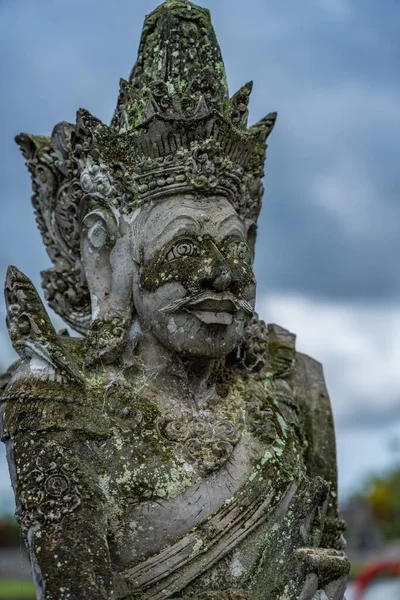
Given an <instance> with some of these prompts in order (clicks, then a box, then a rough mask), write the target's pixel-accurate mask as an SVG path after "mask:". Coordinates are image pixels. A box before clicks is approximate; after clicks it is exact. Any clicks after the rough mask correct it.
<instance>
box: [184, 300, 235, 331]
mask: <svg viewBox="0 0 400 600" xmlns="http://www.w3.org/2000/svg"><path fill="white" fill-rule="evenodd" d="M186 310H189V311H190V312H193V314H194V315H195V316H196V317H197V318H198V319H199V320H200V321H202V323H206V324H207V325H214V324H217V325H231V324H232V322H233V315H234V313H236V312H237V307H236V305H235V303H234V302H233V301H232V300H231V299H230V298H229V297H226V296H224V295H223V294H218V295H217V294H210V295H209V296H206V297H205V296H204V295H203V296H202V297H201V298H199V299H198V300H194V301H192V302H190V303H189V304H188V305H187V306H186Z"/></svg>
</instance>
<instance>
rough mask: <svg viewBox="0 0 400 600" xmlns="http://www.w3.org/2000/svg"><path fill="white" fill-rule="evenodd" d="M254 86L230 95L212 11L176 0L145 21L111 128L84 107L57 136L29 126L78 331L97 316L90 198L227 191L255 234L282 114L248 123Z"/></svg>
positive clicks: (41, 217) (44, 217) (56, 282)
mask: <svg viewBox="0 0 400 600" xmlns="http://www.w3.org/2000/svg"><path fill="white" fill-rule="evenodd" d="M251 87H252V84H251V83H248V84H246V85H245V86H243V87H242V88H241V89H240V90H239V91H238V92H237V93H236V94H234V95H233V96H232V97H231V98H229V95H228V88H227V83H226V75H225V68H224V64H223V61H222V57H221V52H220V48H219V45H218V42H217V40H216V37H215V33H214V30H213V28H212V25H211V20H210V15H209V12H208V10H206V9H203V8H200V7H198V6H196V5H194V4H192V3H190V2H187V1H186V0H167V1H166V2H164V3H163V4H162V5H161V6H159V7H158V8H157V9H156V10H155V11H154V12H152V13H151V14H150V15H149V16H147V17H146V19H145V23H144V28H143V33H142V38H141V42H140V47H139V53H138V59H137V62H136V65H135V67H134V69H133V71H132V73H131V76H130V79H129V82H128V81H124V80H121V84H120V94H119V98H118V103H117V108H116V111H115V114H114V117H113V119H112V122H111V125H110V126H109V127H108V126H107V125H104V124H103V123H102V122H101V121H100V120H98V119H97V118H95V117H93V116H92V115H91V114H90V113H88V112H87V111H85V110H82V109H81V110H79V111H78V113H77V121H76V125H72V124H69V123H65V122H63V123H59V124H58V125H56V127H55V128H54V130H53V133H52V135H51V138H47V137H44V136H36V135H27V134H21V135H19V136H17V138H16V141H17V143H18V144H19V145H20V147H21V149H22V152H23V154H24V156H25V158H26V159H27V165H28V168H29V171H30V172H31V175H32V181H33V191H34V195H33V198H32V201H33V205H34V208H35V213H36V219H37V223H38V225H39V229H40V231H41V234H42V236H43V241H44V243H45V245H46V248H47V252H48V254H49V256H50V258H51V260H52V262H53V264H54V267H53V268H52V269H49V270H46V271H43V272H42V285H43V287H44V290H45V295H46V299H47V300H48V302H49V304H50V306H51V307H52V308H53V309H54V310H55V311H56V312H57V313H58V314H60V315H61V316H62V317H63V319H64V320H65V321H67V322H68V323H69V324H70V325H71V326H72V327H73V328H74V329H76V330H77V331H79V332H81V333H86V331H87V329H88V327H89V325H90V322H91V308H90V298H89V292H88V288H87V285H86V283H85V279H84V275H83V273H82V269H81V264H80V242H79V230H80V223H81V219H82V217H83V216H84V214H85V211H86V210H88V208H89V207H90V208H91V207H93V206H96V205H101V206H107V207H109V208H110V209H112V210H113V211H114V212H115V211H117V212H120V213H121V212H123V213H129V212H132V211H133V210H135V209H137V208H139V207H140V206H142V205H143V203H145V202H148V201H150V200H151V201H153V200H156V199H158V198H164V197H165V196H167V195H171V194H175V193H190V194H197V193H198V194H199V195H201V196H207V195H208V196H220V195H222V196H225V197H226V198H228V200H229V201H230V202H231V203H232V205H233V206H234V208H235V209H236V211H237V212H238V214H239V216H240V217H241V218H242V219H243V221H244V222H245V224H246V226H247V228H248V230H249V231H250V232H252V233H251V234H250V235H251V236H252V237H253V239H254V238H255V229H256V222H257V218H258V215H259V212H260V208H261V199H262V194H263V186H262V183H261V179H262V177H263V175H264V161H265V151H266V147H267V145H266V139H267V137H268V135H269V133H270V132H271V130H272V128H273V125H274V122H275V119H276V113H271V114H269V115H268V116H267V117H265V118H264V119H262V120H261V121H260V122H258V123H257V124H256V125H253V126H252V127H250V128H248V129H247V116H248V110H247V105H248V101H249V96H250V92H251Z"/></svg>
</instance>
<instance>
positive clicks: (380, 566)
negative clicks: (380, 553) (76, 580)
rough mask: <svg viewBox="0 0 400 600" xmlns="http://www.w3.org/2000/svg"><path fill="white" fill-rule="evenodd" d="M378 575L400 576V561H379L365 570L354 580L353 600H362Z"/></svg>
mask: <svg viewBox="0 0 400 600" xmlns="http://www.w3.org/2000/svg"><path fill="white" fill-rule="evenodd" d="M377 575H397V576H400V560H379V561H376V562H374V563H371V564H370V565H368V566H367V567H365V569H363V570H362V571H361V572H360V573H359V574H358V575H357V577H356V578H355V580H354V597H353V600H362V599H363V597H364V592H365V590H366V589H367V587H368V586H369V584H370V583H371V581H372V580H373V579H374V578H375V577H376V576H377Z"/></svg>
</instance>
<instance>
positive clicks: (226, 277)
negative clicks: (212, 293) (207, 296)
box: [212, 268, 232, 292]
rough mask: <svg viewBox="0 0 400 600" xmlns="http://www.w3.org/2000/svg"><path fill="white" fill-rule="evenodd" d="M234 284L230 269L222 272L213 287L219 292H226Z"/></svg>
mask: <svg viewBox="0 0 400 600" xmlns="http://www.w3.org/2000/svg"><path fill="white" fill-rule="evenodd" d="M231 282H232V272H231V270H230V269H229V268H225V269H223V270H221V271H220V272H219V273H218V275H217V276H216V278H215V279H214V281H213V282H212V286H213V288H214V289H216V290H217V292H224V291H225V290H226V289H227V288H228V287H229V286H230V284H231Z"/></svg>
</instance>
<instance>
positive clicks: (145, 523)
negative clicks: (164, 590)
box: [99, 390, 294, 588]
mask: <svg viewBox="0 0 400 600" xmlns="http://www.w3.org/2000/svg"><path fill="white" fill-rule="evenodd" d="M259 396H260V397H257V396H256V395H254V394H247V395H246V394H243V393H240V394H239V393H238V394H236V395H235V396H234V397H233V398H228V399H226V401H225V402H219V403H218V406H216V407H215V406H210V408H208V409H206V410H203V411H199V412H197V413H195V414H194V413H190V412H189V411H186V412H182V413H181V414H180V415H179V416H176V415H172V414H162V412H161V411H159V410H151V411H149V410H148V405H147V412H146V411H145V410H144V407H142V408H140V404H138V403H136V404H135V405H134V406H133V405H132V406H131V407H130V408H129V409H127V410H125V409H122V411H121V410H119V411H118V414H117V416H116V417H115V419H114V420H113V421H112V427H111V429H112V435H111V436H110V438H109V440H108V442H107V443H106V444H105V445H104V446H103V447H102V450H101V451H102V455H103V465H104V469H103V472H102V473H100V475H99V482H100V487H101V488H102V490H103V493H104V495H105V499H106V502H107V503H109V506H110V510H109V514H110V515H111V516H112V518H111V519H110V532H109V536H110V540H109V546H110V551H111V555H112V560H113V562H114V564H115V568H116V570H117V571H121V570H124V571H126V575H127V577H128V579H129V580H130V581H132V582H135V583H134V585H135V586H138V587H139V588H140V587H141V586H142V585H144V586H146V585H148V583H149V582H148V581H147V579H146V578H147V576H150V575H149V573H150V571H147V570H146V565H147V562H148V561H149V560H150V561H153V562H154V561H156V562H157V564H159V568H160V569H161V570H162V571H163V572H164V570H166V572H167V570H168V569H169V568H170V566H171V565H170V561H171V560H172V561H173V560H175V559H176V560H177V561H178V562H177V565H178V564H180V562H182V564H183V563H185V561H187V560H189V557H191V556H195V554H196V552H198V551H199V552H200V551H201V548H202V544H204V543H206V542H207V541H208V542H209V543H210V544H211V546H215V554H216V555H217V554H218V551H219V550H218V548H219V547H220V546H219V545H221V544H222V546H221V547H223V548H226V547H228V546H229V545H232V547H235V545H236V544H237V539H236V538H239V537H240V536H243V535H244V534H245V532H246V530H247V528H248V529H249V530H250V529H252V528H254V527H255V526H256V524H257V523H259V522H261V521H262V519H263V517H262V515H263V514H264V513H263V511H264V510H265V511H266V510H267V509H266V507H267V506H269V503H270V501H271V498H273V497H275V495H276V493H277V492H278V491H279V490H278V488H279V485H278V483H277V482H276V473H277V470H278V466H279V464H280V462H281V456H282V454H283V453H287V454H288V455H289V454H290V456H291V457H292V458H293V456H294V453H293V452H292V451H290V452H287V448H289V446H291V444H292V441H290V440H289V439H288V438H287V427H286V425H284V423H283V419H282V417H281V415H280V413H279V411H278V410H277V409H276V407H275V406H273V405H272V404H271V402H270V400H268V399H265V396H266V395H265V394H264V391H263V390H261V392H260V394H259ZM122 416H123V418H121V417H122ZM291 439H292V438H291ZM288 442H289V443H288ZM292 458H291V459H290V460H292ZM290 468H291V467H289V470H290ZM274 486H275V487H274ZM285 486H287V482H283V483H282V489H284V488H285ZM220 539H221V540H222V539H223V540H224V541H223V543H222V541H219V540H220ZM170 554H171V556H170ZM172 556H174V557H175V558H172ZM212 556H213V553H211V554H210V557H212ZM213 560H215V557H214V559H213ZM171 564H172V563H171Z"/></svg>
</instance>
